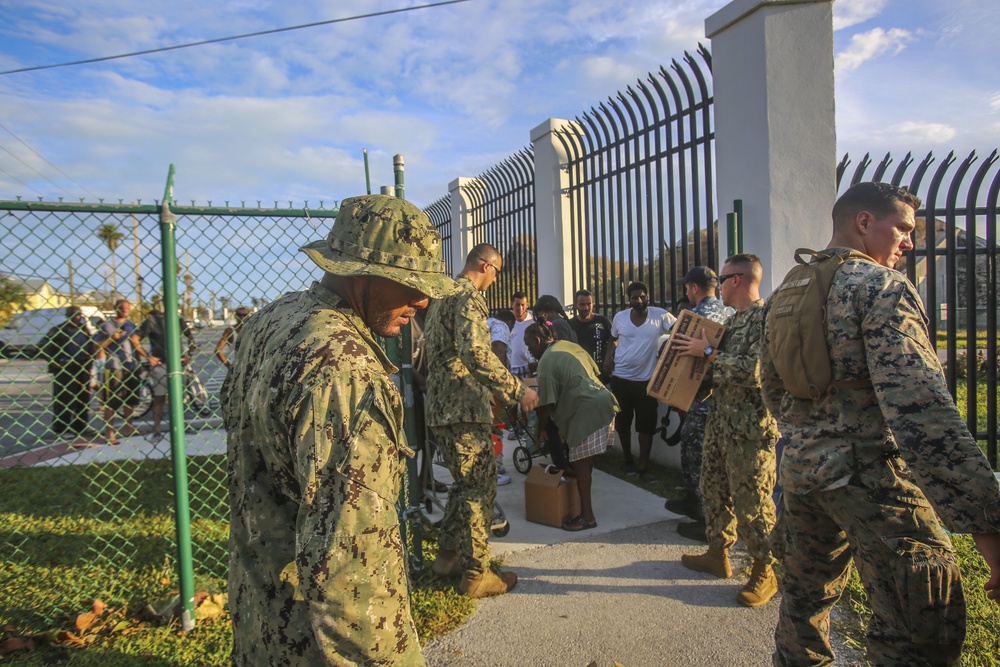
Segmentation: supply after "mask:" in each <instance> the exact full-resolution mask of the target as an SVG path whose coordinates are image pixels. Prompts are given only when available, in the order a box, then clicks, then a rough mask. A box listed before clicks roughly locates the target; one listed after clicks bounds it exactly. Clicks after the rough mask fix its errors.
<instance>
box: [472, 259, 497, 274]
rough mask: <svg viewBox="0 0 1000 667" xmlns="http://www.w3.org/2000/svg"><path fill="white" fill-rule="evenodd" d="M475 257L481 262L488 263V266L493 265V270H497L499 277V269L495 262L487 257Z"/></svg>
mask: <svg viewBox="0 0 1000 667" xmlns="http://www.w3.org/2000/svg"><path fill="white" fill-rule="evenodd" d="M477 259H478V260H479V261H480V262H482V263H483V264H489V265H490V266H492V267H493V270H494V271H496V272H497V278H499V277H500V269H499V268H497V265H496V264H494V263H493V262H491V261H489V260H488V259H484V258H482V257H477Z"/></svg>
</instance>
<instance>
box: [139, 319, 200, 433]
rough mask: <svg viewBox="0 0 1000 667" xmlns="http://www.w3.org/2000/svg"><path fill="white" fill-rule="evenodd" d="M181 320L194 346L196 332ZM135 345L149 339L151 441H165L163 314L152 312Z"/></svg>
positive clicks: (165, 327)
mask: <svg viewBox="0 0 1000 667" xmlns="http://www.w3.org/2000/svg"><path fill="white" fill-rule="evenodd" d="M179 319H180V330H181V333H182V334H183V335H184V336H185V337H186V338H187V339H188V342H189V343H190V344H191V345H194V332H193V331H191V327H190V325H188V323H187V321H185V320H184V318H183V317H181V318H179ZM132 338H133V339H134V340H133V345H135V346H136V347H138V346H139V341H141V340H142V339H143V338H148V339H149V379H150V380H151V385H152V386H151V390H152V394H153V432H152V434H151V435H150V440H151V441H152V442H153V443H157V442H159V441H160V440H162V439H163V433H161V431H160V422H161V421H162V419H163V408H164V406H165V405H166V403H167V326H166V322H164V317H163V313H162V312H161V311H159V310H155V309H154V310H151V311H150V312H149V317H147V318H146V319H145V321H144V322H143V323H142V326H140V327H139V329H138V331H136V332H135V333H134V334H132Z"/></svg>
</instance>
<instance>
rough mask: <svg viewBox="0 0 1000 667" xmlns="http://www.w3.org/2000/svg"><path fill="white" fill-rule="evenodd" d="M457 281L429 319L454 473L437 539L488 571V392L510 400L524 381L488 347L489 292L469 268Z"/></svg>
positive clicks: (431, 372) (438, 435) (436, 415)
mask: <svg viewBox="0 0 1000 667" xmlns="http://www.w3.org/2000/svg"><path fill="white" fill-rule="evenodd" d="M456 282H457V283H458V287H459V291H458V293H457V294H455V295H453V296H451V297H449V298H447V299H441V300H435V301H433V302H431V305H430V307H429V308H428V309H427V320H426V323H425V326H424V331H425V337H426V341H427V342H426V345H427V348H426V350H427V352H426V354H427V401H426V404H425V406H426V418H427V424H428V426H430V427H431V431H432V432H433V433H434V438H435V440H436V441H437V446H438V450H439V451H440V452H441V456H442V457H443V458H444V461H445V464H446V465H447V466H448V470H449V471H450V472H451V475H452V478H453V479H454V482H453V483H452V485H451V488H449V489H448V503H447V504H446V506H445V510H444V518H442V519H441V529H440V532H439V537H438V543H439V545H440V548H441V549H442V550H447V551H457V552H458V553H459V554H460V556H461V563H462V567H463V569H464V570H465V571H467V572H485V571H486V570H487V569H488V567H489V563H490V548H489V544H488V543H487V541H486V540H487V538H488V537H489V528H490V524H491V523H492V521H493V504H494V502H495V501H496V494H497V470H496V466H497V464H496V458H495V457H494V455H493V440H492V438H491V437H490V425H491V424H492V419H493V417H492V414H491V412H490V392H492V393H494V394H495V395H496V396H497V398H499V399H500V400H501V401H502V403H503V404H505V405H506V404H509V403H516V402H517V401H519V400H520V398H521V397H522V396H523V395H524V391H525V386H524V384H523V383H522V382H521V381H520V380H518V379H517V378H515V377H514V376H513V375H511V374H510V372H509V371H508V370H507V369H506V368H505V367H504V365H503V362H501V361H500V360H499V359H498V358H497V356H496V355H495V354H493V351H492V350H491V349H490V332H489V328H488V327H487V325H486V319H487V317H488V313H487V310H486V300H485V299H484V298H483V295H482V294H481V293H480V292H479V290H477V289H476V286H475V285H473V284H472V281H471V280H469V279H468V277H466V276H464V275H460V276H459V277H458V278H457V279H456Z"/></svg>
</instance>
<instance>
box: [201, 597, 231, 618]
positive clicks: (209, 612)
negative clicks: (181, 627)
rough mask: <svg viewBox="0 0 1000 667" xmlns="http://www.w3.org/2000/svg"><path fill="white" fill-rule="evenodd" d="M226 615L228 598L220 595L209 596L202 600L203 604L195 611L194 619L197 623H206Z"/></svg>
mask: <svg viewBox="0 0 1000 667" xmlns="http://www.w3.org/2000/svg"><path fill="white" fill-rule="evenodd" d="M225 613H226V596H225V595H222V594H219V595H209V596H207V597H205V598H203V599H202V602H201V604H199V605H198V606H197V607H196V608H195V610H194V618H195V620H197V621H205V620H208V619H213V618H219V617H220V616H222V615H223V614H225Z"/></svg>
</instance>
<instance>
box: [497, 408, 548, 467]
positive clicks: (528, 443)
mask: <svg viewBox="0 0 1000 667" xmlns="http://www.w3.org/2000/svg"><path fill="white" fill-rule="evenodd" d="M507 417H508V418H509V420H510V421H509V423H510V424H518V423H519V422H520V420H519V419H518V417H519V415H518V414H517V406H516V405H510V406H507ZM536 428H537V422H535V420H533V419H532V420H529V421H528V423H527V424H526V425H524V426H518V427H516V428H515V430H514V432H515V433H516V434H517V446H516V447H515V448H514V455H513V459H514V469H515V470H517V471H518V472H519V473H521V474H522V475H527V474H528V471H529V470H531V464H532V460H533V459H537V458H540V457H543V456H548V455H549V450H548V447H546V446H545V445H539V444H538V437H537V435H536V432H535V431H536Z"/></svg>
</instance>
